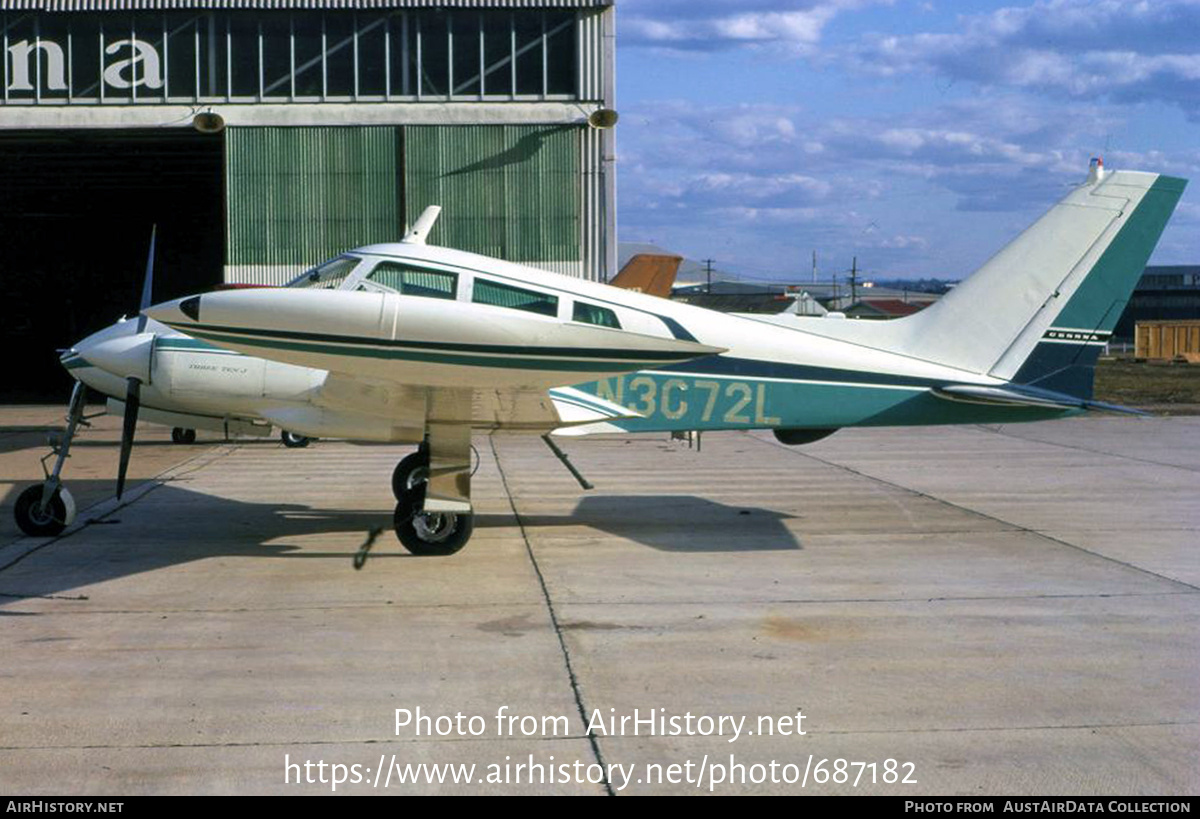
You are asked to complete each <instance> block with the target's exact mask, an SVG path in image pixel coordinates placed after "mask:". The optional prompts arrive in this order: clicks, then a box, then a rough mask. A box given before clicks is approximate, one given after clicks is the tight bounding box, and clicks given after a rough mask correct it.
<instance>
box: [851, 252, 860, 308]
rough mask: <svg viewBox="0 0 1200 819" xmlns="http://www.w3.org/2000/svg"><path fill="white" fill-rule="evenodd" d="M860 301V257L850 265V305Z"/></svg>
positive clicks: (855, 258)
mask: <svg viewBox="0 0 1200 819" xmlns="http://www.w3.org/2000/svg"><path fill="white" fill-rule="evenodd" d="M856 301H858V257H857V256H855V257H854V261H853V262H851V263H850V303H851V304H854V303H855V302H856Z"/></svg>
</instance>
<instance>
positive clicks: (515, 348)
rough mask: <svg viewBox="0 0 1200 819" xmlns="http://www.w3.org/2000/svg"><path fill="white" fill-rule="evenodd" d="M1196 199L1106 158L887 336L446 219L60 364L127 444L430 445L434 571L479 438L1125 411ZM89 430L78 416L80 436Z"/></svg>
mask: <svg viewBox="0 0 1200 819" xmlns="http://www.w3.org/2000/svg"><path fill="white" fill-rule="evenodd" d="M1185 185H1186V182H1185V180H1182V179H1176V178H1172V177H1167V176H1161V175H1158V174H1149V173H1136V172H1126V171H1118V172H1115V173H1107V174H1106V173H1105V172H1104V169H1103V166H1102V165H1101V164H1100V163H1099V162H1098V161H1095V160H1094V161H1093V165H1092V169H1091V172H1090V173H1089V176H1088V179H1087V181H1086V182H1085V183H1084V184H1083V185H1081V186H1079V187H1078V188H1076V189H1074V190H1073V191H1072V192H1071V193H1069V194H1068V195H1067V196H1066V197H1065V198H1064V199H1063V200H1062V201H1061V202H1059V203H1058V204H1057V205H1055V206H1054V207H1053V208H1051V210H1050V211H1049V212H1048V213H1047V214H1046V215H1044V216H1043V217H1042V218H1041V219H1040V220H1038V221H1037V222H1036V223H1035V224H1034V225H1033V226H1032V227H1030V228H1028V229H1027V230H1026V231H1025V232H1023V233H1022V234H1021V235H1020V236H1018V237H1017V238H1016V239H1014V240H1013V241H1012V242H1011V243H1010V244H1009V245H1008V246H1007V247H1005V248H1004V249H1003V250H1001V251H1000V252H999V253H998V254H996V255H995V256H994V257H993V258H992V259H991V260H989V261H988V262H987V263H986V264H985V265H984V266H983V267H982V268H980V269H979V270H978V271H976V273H975V274H974V275H972V276H971V277H970V278H969V279H967V280H966V281H964V282H963V283H962V284H961V285H959V286H958V287H957V288H955V289H954V290H953V291H951V292H950V293H949V294H947V295H946V296H945V297H944V298H943V299H942V300H941V301H939V302H937V303H936V304H934V305H933V306H931V307H929V308H927V309H926V310H924V311H922V312H920V313H917V314H915V315H912V316H909V317H906V318H902V319H896V320H892V321H887V322H866V321H847V320H838V319H827V318H826V319H811V320H807V321H787V322H783V323H781V322H777V321H775V320H774V317H771V316H762V317H739V316H732V315H728V314H723V313H718V312H714V311H711V310H706V309H703V308H699V307H693V306H690V305H686V304H680V303H675V302H670V301H666V300H663V299H660V298H657V297H654V296H648V295H644V294H641V293H637V292H631V291H627V290H618V289H615V288H612V287H609V286H606V285H602V284H596V283H592V282H587V281H581V280H578V279H573V278H569V277H565V276H559V275H556V274H552V273H547V272H544V271H541V270H536V269H532V268H529V267H523V266H520V265H516V264H512V263H509V262H504V261H500V260H497V259H491V258H486V257H483V256H478V255H475V254H471V253H464V252H461V251H457V250H450V249H446V248H441V247H432V246H428V245H426V244H424V237H425V236H426V235H427V234H428V230H429V227H430V226H431V224H432V218H436V214H433V216H432V217H430V216H428V215H426V216H423V217H422V218H421V219H420V220H418V222H417V224H416V225H415V226H414V228H413V230H412V231H410V233H409V235H408V236H406V237H405V240H404V241H402V242H400V243H395V244H383V245H372V246H369V247H363V248H359V249H357V250H354V251H350V252H348V253H346V254H344V255H342V256H339V257H338V258H336V259H333V260H332V261H329V262H326V263H325V264H323V265H321V266H319V267H317V268H315V269H314V270H312V271H310V272H309V273H307V274H305V275H304V276H302V277H301V278H299V279H297V280H296V281H295V282H293V283H292V284H291V285H289V286H288V287H286V288H263V289H247V290H230V291H221V292H215V293H206V294H203V295H199V296H191V297H188V298H183V299H177V300H174V301H171V302H167V303H164V304H160V305H157V306H154V307H151V308H148V309H145V310H143V311H142V316H141V317H139V318H138V319H137V320H130V321H127V322H124V323H121V324H118V325H114V326H113V327H111V328H108V329H107V330H104V331H101V332H100V333H97V334H96V335H94V336H91V337H89V338H88V339H85V340H84V341H83V342H80V343H79V344H77V345H76V346H75V347H74V348H73V349H72V350H70V351H68V352H67V353H66V354H64V356H63V362H64V364H65V366H67V367H68V369H70V371H71V373H72V374H73V375H74V376H75V377H76V378H78V379H82V380H84V381H86V382H87V383H88V384H89V385H91V386H93V387H95V388H97V389H100V390H101V391H102V392H105V393H107V394H108V395H110V396H114V397H116V396H121V395H124V396H125V397H126V399H127V403H128V404H129V405H130V407H131V408H132V409H133V410H134V411H132V412H130V411H128V409H127V412H126V430H127V436H128V438H129V440H130V441H131V440H132V421H131V418H132V419H136V408H137V406H138V404H140V403H144V404H145V406H146V407H148V408H152V409H153V410H155V411H157V412H159V413H170V412H172V411H173V410H175V411H177V408H178V407H179V406H180V402H181V401H182V400H183V399H185V398H187V399H189V400H192V401H193V403H192V404H191V406H195V405H196V404H195V403H194V402H195V401H204V400H210V401H211V403H212V406H213V407H214V410H213V415H214V416H221V417H226V418H227V417H230V416H235V415H236V416H240V417H246V418H257V419H261V421H263V422H266V423H271V424H275V425H277V426H280V427H282V428H284V429H287V430H289V431H292V432H294V433H297V434H300V435H310V436H322V437H347V438H354V439H359V440H372V441H387V442H396V443H412V444H418V445H419V447H418V450H417V452H416V453H414V454H412V455H410V456H408V457H406V458H404V459H403V460H402V461H401V462H400V463H399V464H398V466H397V467H396V470H395V472H394V474H393V481H392V485H393V491H394V493H395V495H396V499H397V505H396V508H395V513H394V518H393V523H394V527H395V531H396V534H397V536H398V537H399V539H400V541H401V542H402V543H403V544H404V545H405V547H406V548H408V549H409V550H410V551H412V552H414V553H416V554H450V553H453V552H456V551H458V550H459V549H460V548H462V546H463V545H464V544H465V543H466V542H467V540H468V539H469V537H470V535H471V531H472V526H473V517H472V506H471V486H470V483H471V482H470V474H471V464H470V449H471V434H472V431H473V430H480V429H482V430H496V429H511V430H523V431H530V432H536V433H542V434H545V433H550V432H554V433H555V434H559V435H586V434H591V433H599V432H656V431H679V430H718V429H727V430H728V429H764V428H769V429H773V430H774V432H775V435H776V437H777V438H778V439H779V440H780V441H782V442H784V443H787V444H803V443H808V442H811V441H816V440H819V439H820V438H823V437H825V436H827V435H830V434H832V433H833V432H834V431H836V430H837V429H839V428H841V427H846V426H893V425H916V424H955V423H1010V422H1019V421H1034V420H1042V419H1047V418H1058V417H1063V416H1067V415H1072V414H1075V413H1078V412H1081V411H1085V410H1091V409H1108V410H1112V409H1117V410H1119V409H1120V408H1117V407H1110V406H1107V405H1102V404H1099V403H1097V402H1095V401H1093V400H1092V378H1093V367H1094V364H1095V361H1096V359H1097V357H1098V355H1099V352H1100V350H1101V349H1102V348H1103V346H1104V344H1105V342H1106V340H1107V339H1108V338H1109V336H1110V335H1111V332H1112V329H1113V327H1114V326H1115V324H1116V322H1117V320H1118V318H1119V317H1120V315H1121V313H1122V311H1123V309H1124V306H1125V303H1126V301H1127V300H1128V298H1129V295H1130V293H1131V291H1132V290H1133V287H1134V285H1135V283H1136V282H1137V280H1138V278H1139V276H1140V275H1141V272H1142V270H1143V268H1144V267H1145V264H1146V261H1147V259H1148V258H1149V256H1150V253H1151V251H1152V250H1153V248H1154V246H1155V244H1156V243H1157V241H1158V237H1159V236H1160V234H1161V233H1162V230H1163V228H1164V227H1165V225H1166V223H1167V220H1168V219H1169V217H1170V215H1171V213H1172V211H1173V210H1174V208H1175V205H1176V203H1177V202H1178V200H1179V197H1180V195H1181V194H1182V192H1183V189H1184V186H1185ZM164 325H165V326H164ZM167 328H171V329H170V330H168V329H167ZM216 362H219V363H216ZM195 366H200V367H201V369H200V370H199V371H196V370H195V369H194V367H195ZM218 380H219V381H220V383H221V384H222V385H223V386H222V388H221V390H220V393H219V394H215V391H214V389H213V384H214V383H216V381H218ZM77 393H78V390H77ZM76 404H79V407H78V409H77V408H76V407H75V405H76ZM81 413H82V399H78V400H76V399H74V398H73V401H72V414H71V420H70V421H69V423H68V436H69V435H70V433H72V432H73V429H74V425H75V423H76V421H77V420H78V418H79V417H81ZM163 417H164V418H167V417H168V416H163ZM168 422H169V421H168ZM122 450H123V451H122V461H123V464H122V470H121V475H120V477H119V481H118V482H119V483H121V482H123V481H122V479H123V473H124V461H125V460H127V457H128V453H127V447H126V446H125V444H124V442H123V446H122ZM60 460H61V459H60ZM57 475H58V468H56V470H55V473H54V475H53V476H52V478H51V479H50V480H48V481H47V483H46V484H45V485H43V486H41V487H31V488H30V489H29V490H26V493H27V494H28V495H29V498H28V502H27V503H26V514H27V515H32V516H33V517H35V518H36V519H38V520H41V521H42V522H43V523H48V524H50V525H52V526H53V525H58V526H61V525H62V524H61V520H62V518H63V516H64V515H65V510H64V509H63V505H64V504H63V501H62V500H61V499H60V498H61V494H62V493H63V492H65V490H63V489H61V486H60V485H59V484H58V481H57ZM22 498H25V496H24V495H23V496H22ZM20 505H21V504H18V506H20ZM23 528H24V527H23Z"/></svg>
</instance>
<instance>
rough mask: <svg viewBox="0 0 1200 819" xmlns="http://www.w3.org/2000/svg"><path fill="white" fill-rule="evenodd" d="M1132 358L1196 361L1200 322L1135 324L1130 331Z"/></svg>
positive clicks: (1199, 338) (1187, 320)
mask: <svg viewBox="0 0 1200 819" xmlns="http://www.w3.org/2000/svg"><path fill="white" fill-rule="evenodd" d="M1133 337H1134V351H1133V355H1134V358H1139V359H1147V360H1150V361H1176V360H1180V361H1188V362H1189V363H1197V362H1198V361H1200V320H1196V319H1186V320H1182V321H1139V322H1138V323H1137V324H1136V325H1135V326H1134V328H1133Z"/></svg>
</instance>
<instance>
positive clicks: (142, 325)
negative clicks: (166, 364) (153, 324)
mask: <svg viewBox="0 0 1200 819" xmlns="http://www.w3.org/2000/svg"><path fill="white" fill-rule="evenodd" d="M157 236H158V225H154V227H152V228H150V253H149V254H147V256H146V277H145V278H144V279H142V303H141V304H140V305H138V326H137V331H138V332H139V333H140V332H142V331H143V330H145V329H146V316H145V315H144V314H143V313H142V311H143V310H145V309H146V308H147V307H149V306H150V305H151V304H153V301H152V295H151V294H152V292H153V290H154V240H155V239H156V238H157Z"/></svg>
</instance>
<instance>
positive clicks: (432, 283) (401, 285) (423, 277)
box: [367, 262, 458, 299]
mask: <svg viewBox="0 0 1200 819" xmlns="http://www.w3.org/2000/svg"><path fill="white" fill-rule="evenodd" d="M367 281H369V282H371V283H372V284H377V285H379V286H380V287H386V288H388V289H389V290H395V291H396V292H397V293H399V294H400V295H401V296H424V297H425V298H430V299H453V298H454V294H455V293H456V292H457V289H458V274H456V273H444V272H442V271H441V270H426V269H424V268H420V267H413V266H412V265H407V264H401V263H400V262H380V263H379V264H377V265H375V269H374V270H372V271H371V275H369V276H367Z"/></svg>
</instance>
